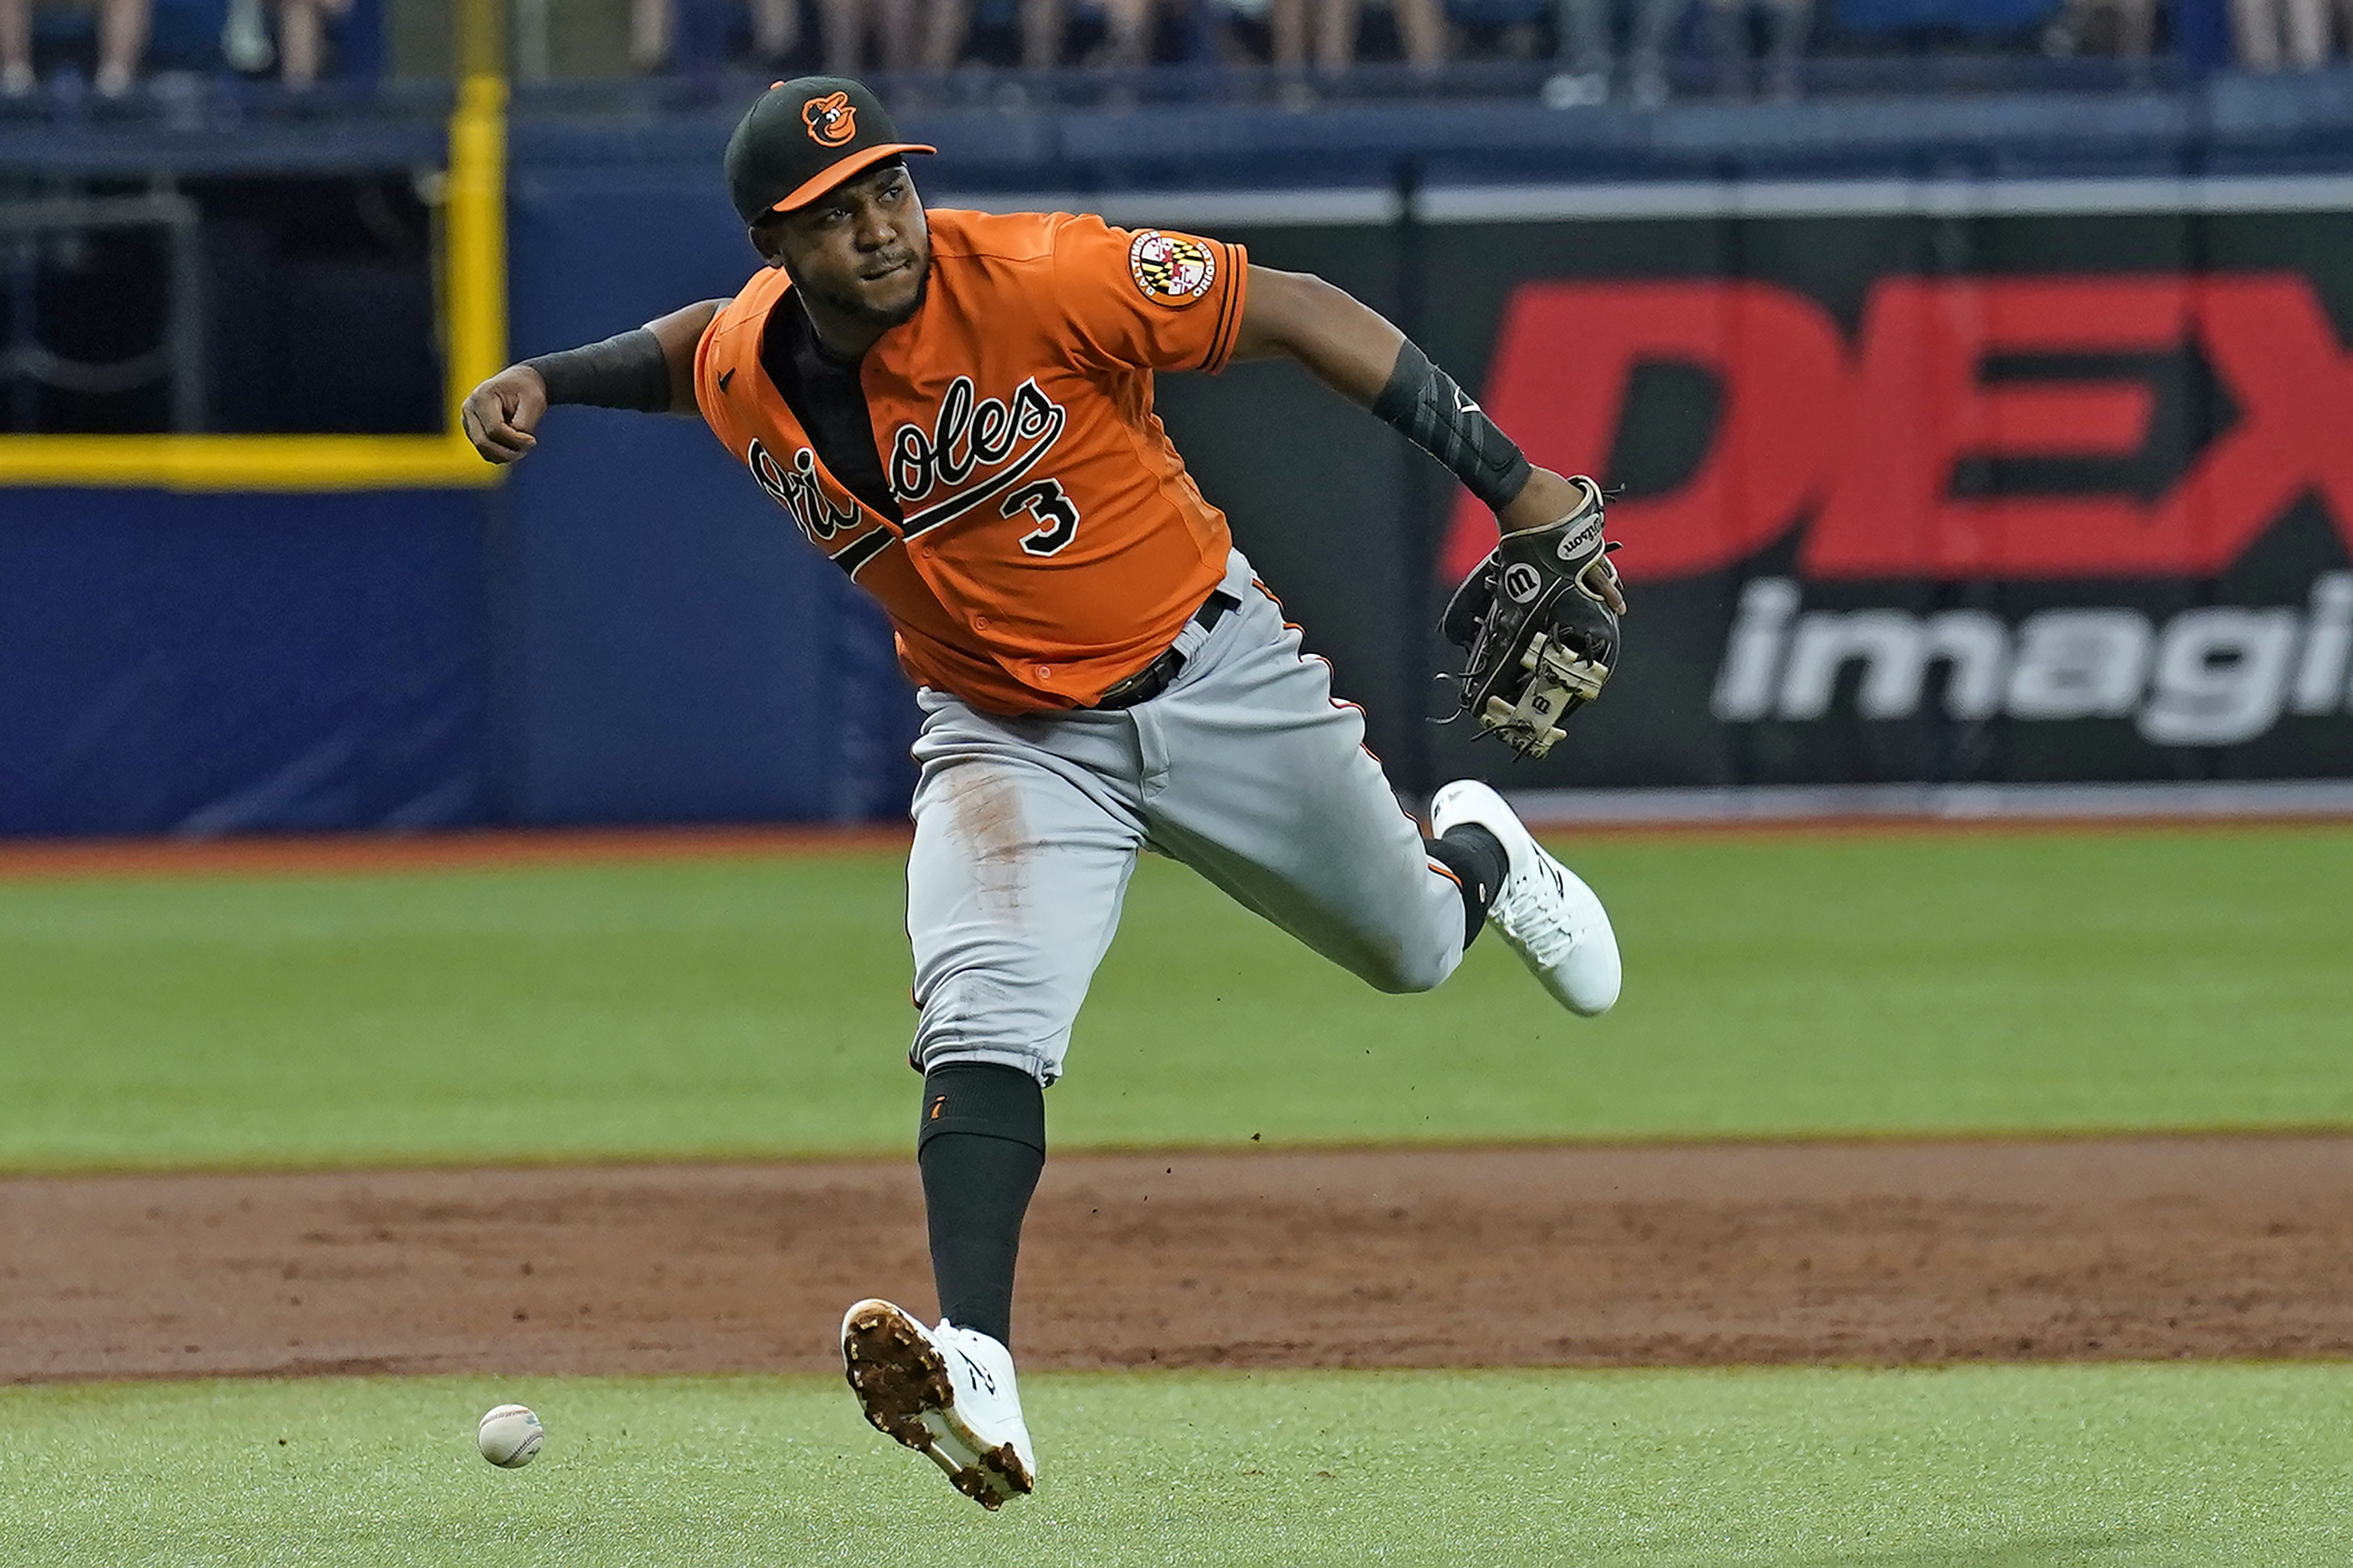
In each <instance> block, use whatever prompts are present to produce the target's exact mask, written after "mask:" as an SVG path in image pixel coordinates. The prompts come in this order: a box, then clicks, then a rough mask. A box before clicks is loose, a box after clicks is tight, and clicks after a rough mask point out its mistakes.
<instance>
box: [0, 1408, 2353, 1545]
mask: <svg viewBox="0 0 2353 1568" xmlns="http://www.w3.org/2000/svg"><path fill="white" fill-rule="evenodd" d="M1024 1393H1025V1396H1026V1398H1025V1403H1026V1404H1027V1405H1028V1406H1029V1413H1030V1417H1031V1420H1032V1422H1033V1424H1034V1425H1035V1426H1036V1428H1037V1430H1038V1432H1039V1437H1040V1441H1041V1444H1042V1447H1041V1454H1040V1458H1041V1461H1042V1466H1043V1468H1044V1469H1045V1479H1046V1488H1047V1489H1046V1490H1044V1491H1042V1492H1041V1493H1040V1494H1039V1496H1038V1497H1037V1498H1035V1499H1032V1500H1029V1501H1028V1502H1027V1503H1025V1504H1022V1505H1018V1506H1017V1508H1014V1509H1008V1510H1007V1511H1006V1512H1005V1513H1003V1514H1001V1515H998V1516H997V1517H995V1518H991V1517H989V1516H987V1515H984V1514H983V1513H981V1511H980V1510H978V1509H976V1508H975V1507H974V1506H973V1505H972V1504H970V1503H968V1502H966V1501H965V1500H963V1499H961V1498H959V1497H956V1496H955V1495H954V1494H953V1493H952V1492H950V1491H949V1490H948V1489H947V1487H946V1486H945V1484H944V1481H943V1480H942V1479H941V1478H940V1477H939V1476H938V1475H937V1474H936V1473H935V1472H934V1471H933V1470H932V1469H931V1467H930V1466H929V1465H928V1464H926V1463H924V1461H923V1460H922V1459H920V1458H916V1457H915V1456H913V1455H912V1454H908V1453H906V1452H904V1451H903V1450H901V1449H899V1448H897V1447H895V1446H893V1445H892V1444H891V1443H890V1442H889V1441H888V1440H887V1439H885V1438H883V1437H881V1436H878V1435H877V1434H875V1433H873V1432H871V1431H870V1430H869V1429H868V1428H867V1427H866V1426H864V1424H863V1423H862V1422H861V1421H860V1419H859V1417H858V1415H857V1414H856V1411H855V1409H854V1408H853V1406H852V1405H851V1404H850V1401H849V1396H848V1394H845V1393H844V1392H843V1391H842V1389H841V1388H840V1386H839V1382H838V1381H837V1380H835V1379H831V1378H792V1379H763V1378H701V1379H691V1378H663V1379H636V1380H626V1379H532V1378H515V1379H510V1380H505V1381H500V1382H493V1381H489V1380H483V1379H454V1378H452V1379H421V1380H349V1379H315V1380H311V1381H306V1382H301V1383H209V1384H149V1385H111V1386H93V1387H61V1388H46V1389H15V1390H5V1391H0V1560H5V1561H7V1562H10V1563H40V1564H48V1563H58V1564H62V1563H106V1564H109V1565H110V1568H133V1565H141V1564H155V1565H159V1568H160V1565H162V1564H170V1565H171V1568H213V1565H219V1568H232V1565H234V1568H244V1565H246V1564H250V1563H271V1564H274V1565H292V1564H311V1563H316V1564H321V1565H326V1564H333V1565H335V1568H376V1565H385V1568H390V1565H393V1564H431V1565H435V1568H438V1565H441V1564H448V1563H471V1564H480V1565H481V1568H499V1565H501V1564H515V1565H517V1568H522V1565H532V1568H536V1565H538V1564H543V1563H563V1564H565V1568H605V1565H608V1564H609V1565H613V1568H621V1565H624V1564H626V1565H628V1568H670V1565H678V1568H687V1565H692V1568H723V1565H733V1564H743V1565H745V1568H750V1565H754V1564H758V1565H761V1568H769V1565H774V1564H781V1563H796V1564H798V1563H855V1564H873V1563H947V1562H954V1563H973V1564H988V1563H1008V1564H1012V1563H1022V1564H1030V1563H1034V1564H1054V1565H1062V1564H1071V1563H1086V1564H1091V1565H1092V1564H1145V1563H1155V1564H1157V1563H1167V1564H1187V1563H1218V1564H1253V1563H1263V1564H1270V1565H1271V1564H1282V1565H1286V1568H1289V1565H1294V1564H1323V1563H1430V1564H1449V1565H1459V1564H1463V1563H1480V1564H1514V1563H1599V1564H1607V1563H1628V1564H1634V1563H1639V1564H1643V1565H1644V1568H1677V1565H1683V1564H1690V1565H1694V1568H1698V1565H1701V1564H1707V1565H1721V1564H1771V1565H1775V1568H1783V1565H1787V1568H1799V1565H1805V1568H1828V1565H1832V1564H1854V1565H1870V1564H1883V1565H1887V1568H1897V1565H1901V1568H1997V1565H2013V1564H2014V1565H2017V1568H2030V1565H2031V1568H2079V1565H2080V1568H2092V1565H2101V1568H2106V1565H2110V1564H2115V1565H2119V1568H2121V1565H2125V1564H2149V1565H2158V1564H2163V1565H2167V1568H2173V1565H2178V1564H2181V1563H2199V1564H2201V1565H2205V1568H2223V1565H2229V1564H2242V1563H2243V1564H2249V1565H2257V1564H2260V1565H2261V1568H2296V1565H2299V1564H2314V1565H2320V1564H2328V1565H2332V1568H2333V1565H2336V1564H2341V1563H2346V1562H2348V1561H2353V1523H2348V1517H2347V1515H2346V1512H2345V1510H2344V1509H2343V1508H2342V1506H2341V1504H2342V1501H2343V1495H2344V1483H2345V1477H2346V1474H2347V1472H2348V1467H2353V1431H2348V1426H2347V1425H2346V1423H2345V1421H2344V1419H2343V1412H2344V1410H2345V1407H2346V1403H2347V1400H2348V1397H2353V1367H2346V1366H2341V1365H2313V1366H2296V1367H2286V1366H2231V1365H2189V1364H2180V1365H2161V1366H2158V1365H2129V1364H2126V1365H2106V1366H2075V1367H2064V1368H2061V1367H2015V1366H2011V1367H1971V1368H1966V1369H1959V1370H1951V1371H1944V1372H1900V1371H1861V1370H1834V1369H1833V1370H1825V1369H1780V1370H1771V1371H1751V1372H1655V1373H1654V1372H1622V1373H1452V1374H1438V1373H1320V1374H1310V1373H1280V1374H1217V1373H1208V1374H1176V1373H1157V1374H1147V1375H1141V1376H1138V1375H1126V1376H1107V1375H1085V1376H1082V1375H1073V1374H1064V1375H1060V1376H1043V1377H1039V1378H1036V1379H1034V1380H1032V1381H1031V1383H1030V1384H1029V1385H1027V1386H1026V1387H1025V1390H1024ZM508 1399H522V1400H525V1401H528V1402H530V1403H532V1404H533V1405H535V1406H536V1408H537V1409H538V1410H539V1411H540V1414H541V1415H542V1416H543V1418H544V1419H545V1421H546V1422H547V1425H548V1431H549V1438H548V1446H547V1447H546V1449H545V1451H544V1452H543V1455H542V1457H541V1458H539V1460H538V1461H536V1462H535V1463H534V1464H533V1465H532V1466H531V1467H530V1468H527V1469H524V1470H521V1471H513V1472H501V1471H499V1470H494V1469H492V1468H491V1467H490V1466H488V1465H486V1464H484V1463H483V1462H482V1461H481V1460H480V1458H477V1457H476V1456H475V1454H474V1452H473V1445H472V1435H473V1434H472V1426H473V1421H474V1418H475V1417H476V1416H477V1415H479V1414H480V1412H481V1411H482V1410H483V1409H486V1408H488V1407H489V1406H490V1405H492V1404H494V1403H500V1402H503V1401H505V1400H508Z"/></svg>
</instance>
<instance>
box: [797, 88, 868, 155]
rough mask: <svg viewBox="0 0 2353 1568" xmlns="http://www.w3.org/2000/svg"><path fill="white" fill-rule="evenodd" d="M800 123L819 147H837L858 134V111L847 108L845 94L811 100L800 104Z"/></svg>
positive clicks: (847, 96)
mask: <svg viewBox="0 0 2353 1568" xmlns="http://www.w3.org/2000/svg"><path fill="white" fill-rule="evenodd" d="M801 122H802V123H803V124H805V125H807V127H808V133H809V135H810V136H811V137H812V138H813V139H814V140H815V141H816V142H817V144H818V146H820V147H839V146H840V145H841V144H842V143H843V142H847V141H849V139H850V138H851V137H852V136H855V135H857V134H858V110H855V109H852V108H851V107H850V106H849V94H848V93H846V92H837V93H834V94H833V95H831V96H830V97H828V98H812V99H810V100H808V101H807V103H804V104H802V105H801Z"/></svg>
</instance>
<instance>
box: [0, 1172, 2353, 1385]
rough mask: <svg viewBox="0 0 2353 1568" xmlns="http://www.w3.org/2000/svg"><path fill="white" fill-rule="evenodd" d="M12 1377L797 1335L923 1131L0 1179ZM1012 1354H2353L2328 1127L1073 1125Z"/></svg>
mask: <svg viewBox="0 0 2353 1568" xmlns="http://www.w3.org/2000/svg"><path fill="white" fill-rule="evenodd" d="M0 1248H5V1251H0V1380H6V1381H12V1382H25V1381H46V1380H52V1379H74V1378H102V1377H151V1376H187V1375H195V1374H207V1373H305V1372H451V1371H466V1370H481V1371H498V1372H505V1373H529V1372H600V1373H613V1372H654V1371H701V1370H776V1371H783V1370H808V1369H817V1368H823V1367H829V1366H830V1365H832V1364H833V1357H834V1353H835V1352H834V1350H833V1343H832V1341H833V1334H834V1330H835V1324H836V1323H837V1321H839V1314H840V1312H841V1310H842V1308H843V1306H844V1305H846V1304H847V1303H848V1302H849V1300H852V1299H854V1298H856V1297H859V1296H863V1295H870V1294H871V1295H892V1296H896V1297H898V1298H900V1299H901V1300H905V1301H907V1302H909V1303H910V1304H911V1305H914V1306H917V1307H918V1308H923V1307H927V1306H928V1305H929V1304H930V1300H931V1293H930V1289H929V1285H928V1272H927V1270H926V1268H925V1267H924V1258H923V1235H922V1219H921V1208H920V1201H919V1194H918V1189H917V1187H916V1184H915V1180H914V1173H913V1163H912V1162H898V1161H892V1162H887V1163H794V1164H777V1165H757V1166H679V1167H636V1168H611V1169H592V1170H578V1169H564V1170H543V1171H487V1172H401V1173H363V1174H327V1175H219V1176H122V1177H101V1178H70V1179H69V1178H27V1179H16V1180H10V1181H5V1182H0ZM1025 1253H1026V1256H1025V1258H1024V1266H1023V1278H1022V1296H1021V1302H1020V1312H1019V1317H1020V1321H1019V1325H1018V1331H1019V1338H1020V1341H1021V1349H1022V1352H1023V1362H1024V1365H1025V1366H1039V1367H1043V1366H1065V1367H1069V1366H1082V1367H1101V1366H1145V1365H1157V1366H1225V1365H1241V1366H1474V1365H1532V1364H1557V1365H1638V1364H1639V1365H1662V1364H1664V1365H1680V1364H1694V1363H1754V1362H1820V1361H1831V1362H1856V1363H1874V1362H1878V1363H1883V1362H1939V1361H1975V1360H2079V1359H2093V1358H2111V1357H2132V1358H2146V1357H2176V1356H2201V1357H2202V1356H2232V1357H2237V1356H2304V1355H2344V1354H2348V1353H2353V1137H2277V1138H2249V1139H2227V1138H2158V1139H2110V1140H2084V1141H2080V1142H2040V1143H2034V1142H2019V1143H2006V1142H1950V1143H1929V1144H1892V1143H1891V1144H1864V1145H1799V1146H1761V1147H1760V1146H1747V1145H1715V1146H1704V1147H1678V1148H1584V1149H1540V1150H1529V1149H1514V1150H1488V1151H1443V1150H1440V1151H1426V1152H1320V1153H1293V1152H1265V1153H1255V1152H1253V1153H1241V1154H1217V1155H1205V1154H1176V1155H1159V1156H1152V1155H1117V1156H1064V1157H1060V1158H1057V1159H1056V1160H1054V1161H1053V1162H1051V1163H1050V1165H1049V1167H1048V1171H1047V1176H1046V1181H1045V1184H1044V1185H1043V1186H1042V1187H1041V1189H1040V1192H1039V1200H1038V1204H1037V1206H1036V1208H1035V1210H1034V1211H1033V1215H1032V1219H1031V1223H1030V1226H1029V1237H1028V1241H1027V1246H1026V1248H1025Z"/></svg>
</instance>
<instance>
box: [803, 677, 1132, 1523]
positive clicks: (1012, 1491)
mask: <svg viewBox="0 0 2353 1568" xmlns="http://www.w3.org/2000/svg"><path fill="white" fill-rule="evenodd" d="M925 707H926V708H927V709H928V710H930V715H929V718H928V719H927V721H926V722H925V724H924V729H923V738H922V739H921V740H920V741H919V742H917V744H916V748H915V755H916V758H917V760H918V761H919V762H921V763H923V777H922V782H921V783H920V784H918V786H917V788H916V792H915V811H914V815H915V844H914V847H913V851H912V852H911V853H910V855H909V857H908V863H907V931H908V935H909V937H910V939H911V941H912V942H913V947H914V956H915V1002H916V1005H917V1007H918V1008H919V1009H920V1010H921V1017H920V1021H919V1023H918V1025H917V1027H916V1034H915V1044H914V1048H913V1052H912V1053H911V1055H912V1058H913V1062H914V1065H915V1066H916V1067H917V1068H919V1069H920V1070H921V1071H922V1072H923V1100H922V1107H923V1109H922V1111H921V1121H920V1122H919V1124H918V1132H917V1141H916V1160H917V1163H918V1164H919V1165H920V1167H921V1169H922V1172H923V1203H924V1210H925V1215H926V1218H927V1221H928V1225H929V1228H930V1233H931V1247H932V1270H933V1277H934V1283H935V1284H936V1286H937V1287H938V1290H939V1302H940V1321H939V1323H938V1324H937V1326H935V1327H933V1328H925V1327H924V1326H923V1324H922V1322H921V1321H918V1320H917V1319H916V1318H915V1317H914V1316H913V1314H911V1313H909V1312H907V1311H905V1310H902V1309H901V1308H898V1307H895V1306H892V1304H891V1303H889V1302H885V1301H871V1300H870V1301H861V1302H860V1303H858V1304H857V1305H856V1306H854V1307H852V1308H851V1309H850V1310H849V1315H848V1316H847V1317H846V1318H845V1319H844V1320H843V1322H842V1359H843V1367H844V1371H845V1372H846V1373H847V1374H848V1376H849V1385H850V1387H851V1389H852V1390H853V1391H855V1392H856V1394H857V1395H858V1398H859V1402H860V1405H861V1406H862V1407H863V1408H864V1410H865V1412H866V1416H867V1419H868V1420H869V1421H871V1423H872V1424H873V1425H874V1426H876V1427H878V1428H880V1429H881V1431H884V1432H887V1433H889V1434H890V1435H891V1436H893V1437H895V1438H897V1439H898V1440H899V1441H900V1442H902V1443H903V1444H905V1445H906V1446H907V1447H911V1448H914V1449H916V1450H918V1451H919V1452H921V1453H923V1454H925V1455H926V1456H928V1457H929V1458H932V1459H933V1460H934V1462H936V1463H937V1464H938V1465H939V1466H940V1468H942V1469H944V1470H945V1471H946V1472H947V1474H948V1476H949V1478H950V1479H951V1480H952V1481H953V1482H954V1483H955V1487H956V1489H958V1490H959V1491H962V1492H964V1493H965V1495H966V1496H968V1497H971V1498H972V1499H974V1500H976V1501H978V1502H979V1503H981V1504H982V1506H984V1507H987V1508H992V1509H993V1508H996V1507H997V1506H998V1505H999V1504H1001V1503H1002V1502H1004V1501H1005V1500H1007V1499H1008V1498H1010V1497H1015V1496H1018V1495H1020V1494H1021V1493H1024V1492H1027V1491H1029V1490H1030V1489H1031V1488H1032V1487H1033V1486H1034V1485H1035V1480H1036V1474H1037V1465H1036V1460H1035V1458H1034V1457H1033V1454H1032V1451H1031V1448H1030V1444H1029V1430H1028V1427H1027V1426H1026V1425H1025V1424H1024V1423H1023V1420H1022V1416H1021V1405H1020V1397H1019V1394H1018V1392H1017V1390H1016V1386H1015V1383H1014V1377H1013V1359H1012V1353H1011V1352H1010V1350H1009V1349H1008V1345H1009V1344H1010V1342H1011V1340H1012V1312H1013V1276H1014V1267H1015V1263H1016V1260H1017V1258H1018V1254H1019V1250H1020V1241H1021V1222H1022V1216H1023V1215H1024V1214H1025V1213H1026V1211H1027V1210H1028V1207H1029V1197H1030V1194H1031V1193H1032V1192H1033V1191H1034V1190H1035V1188H1036V1185H1037V1182H1038V1176H1039V1172H1040V1171H1041V1170H1042V1169H1043V1168H1044V1164H1045V1158H1046V1113H1045V1100H1044V1095H1043V1089H1044V1087H1045V1086H1046V1085H1047V1084H1050V1083H1051V1082H1053V1081H1054V1079H1057V1078H1059V1077H1060V1075H1061V1069H1062V1057H1063V1053H1064V1051H1065V1050H1066V1049H1067V1048H1068V1047H1069V1045H1070V1037H1071V1023H1072V1021H1073V1019H1074V1018H1075V1017H1076V1016H1077V1014H1078V1010H1079V1005H1080V1003H1081V1002H1082V1000H1083V999H1084V998H1085V995H1086V989H1087V984H1088V982H1089V980H1091V979H1092V976H1093V973H1094V969H1095V965H1096V964H1097V963H1099V962H1101V960H1102V958H1103V952H1104V950H1105V949H1106V948H1107V947H1108V946H1109V945H1110V943H1111V939H1112V933H1113V931H1114V930H1115V929H1116V928H1117V926H1118V923H1119V911H1120V905H1121V902H1122V900H1123V899H1124V895H1125V892H1126V888H1127V879H1128V876H1129V874H1130V873H1131V872H1132V871H1133V869H1134V865H1135V857H1136V854H1137V852H1138V850H1139V848H1140V847H1141V845H1142V839H1143V833H1142V827H1141V824H1140V821H1139V819H1138V817H1137V816H1136V815H1135V812H1134V808H1133V806H1132V805H1131V804H1130V802H1129V801H1127V800H1126V799H1124V798H1123V796H1122V795H1121V794H1120V793H1119V791H1118V789H1117V787H1116V786H1115V785H1114V784H1111V783H1108V782H1106V781H1107V780H1113V779H1117V778H1120V777H1122V776H1126V777H1130V778H1132V777H1133V776H1134V747H1133V742H1132V738H1131V737H1130V735H1129V733H1128V730H1127V727H1126V725H1125V724H1124V721H1117V720H1114V719H1113V718H1111V717H1109V716H1105V717H1103V719H1101V720H1095V719H1092V718H1087V717H1080V718H1074V719H1069V720H1061V721H1051V722H1042V723H1041V722H1038V721H1020V720H999V719H993V718H991V717H989V716H988V715H986V714H982V713H978V712H976V711H974V710H971V709H969V708H966V707H965V705H964V704H962V703H959V702H954V701H952V700H945V699H940V698H937V697H934V696H932V695H930V694H927V695H926V698H925Z"/></svg>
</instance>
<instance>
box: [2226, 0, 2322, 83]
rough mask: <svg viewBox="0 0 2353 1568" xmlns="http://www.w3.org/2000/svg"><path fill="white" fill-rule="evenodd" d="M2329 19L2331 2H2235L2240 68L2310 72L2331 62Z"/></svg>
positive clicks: (2233, 17)
mask: <svg viewBox="0 0 2353 1568" xmlns="http://www.w3.org/2000/svg"><path fill="white" fill-rule="evenodd" d="M2328 19H2329V18H2328V4H2327V0H2232V4H2231V24H2232V26H2231V31H2232V37H2233V39H2234V41H2235V43H2236V44H2237V47H2238V54H2239V64H2241V65H2242V66H2244V67H2245V68H2247V69H2249V70H2251V71H2275V70H2277V69H2279V68H2280V67H2281V65H2282V64H2286V65H2290V66H2293V67H2295V68H2296V69H2297V70H2300V71H2302V70H2310V69H2312V68H2314V67H2316V66H2317V65H2319V64H2320V63H2321V62H2322V61H2324V60H2326V59H2327V58H2328ZM2283 32H2284V33H2285V35H2286V36H2285V37H2284V39H2283V38H2282V36H2281V35H2282V33H2283ZM2283 42H2284V44H2285V46H2286V47H2285V48H2284V49H2283V48H2282V47H2281V46H2282V44H2283ZM2283 57H2284V58H2283Z"/></svg>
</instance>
